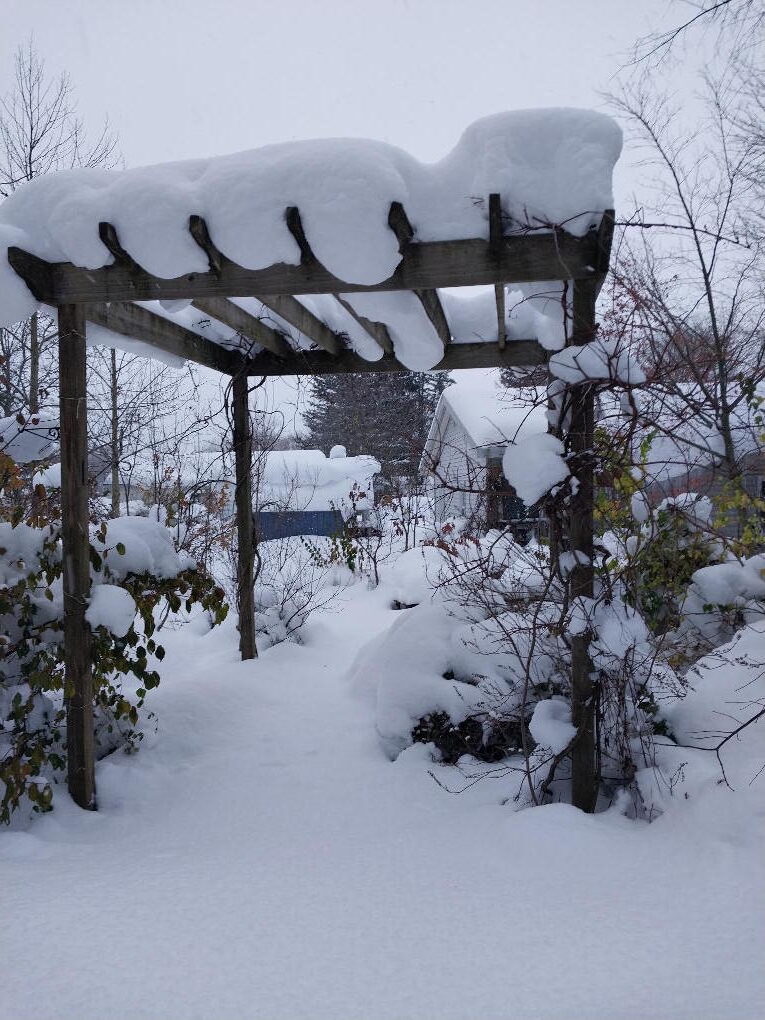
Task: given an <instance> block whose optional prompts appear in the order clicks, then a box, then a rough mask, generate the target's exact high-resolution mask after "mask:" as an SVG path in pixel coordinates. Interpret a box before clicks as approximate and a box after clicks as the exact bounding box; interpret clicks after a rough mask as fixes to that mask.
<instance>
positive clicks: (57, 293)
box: [8, 230, 602, 305]
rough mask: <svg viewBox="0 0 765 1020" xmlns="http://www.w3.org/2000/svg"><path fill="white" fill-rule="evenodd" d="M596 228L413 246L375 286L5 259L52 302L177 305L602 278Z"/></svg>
mask: <svg viewBox="0 0 765 1020" xmlns="http://www.w3.org/2000/svg"><path fill="white" fill-rule="evenodd" d="M601 243H602V239H601V240H600V241H599V238H598V231H591V232H590V233H588V234H586V235H585V236H584V237H574V236H573V235H571V234H568V233H566V232H565V231H563V230H551V231H548V232H545V233H539V234H536V233H535V234H523V235H511V236H508V237H504V238H503V241H502V250H501V252H499V253H498V254H497V255H494V256H493V255H492V253H491V249H490V245H489V242H488V241H487V240H486V239H483V238H472V239H468V240H461V241H428V242H423V243H418V242H414V241H413V242H412V243H411V244H409V245H408V246H407V248H406V250H405V252H404V254H403V255H402V257H401V262H400V264H399V266H398V267H397V269H396V271H395V272H394V273H393V274H392V276H390V277H388V279H387V280H383V281H382V282H381V283H377V284H372V285H370V284H357V283H348V282H347V281H343V280H338V279H337V277H336V276H333V275H332V273H330V272H328V271H327V270H326V269H325V268H324V267H323V266H321V265H319V264H318V263H305V264H300V265H297V266H294V265H286V264H284V263H279V264H277V265H273V266H268V267H267V268H266V269H244V268H243V267H242V266H239V265H237V264H236V263H234V262H231V261H229V260H228V259H226V258H225V256H221V259H222V262H221V266H220V271H219V272H218V273H214V272H212V271H208V272H206V273H186V274H184V275H183V276H179V277H176V278H175V279H172V280H165V279H161V278H160V277H157V276H152V275H151V274H150V273H147V272H145V271H144V270H142V269H140V268H136V269H131V267H130V266H127V265H125V264H124V263H122V262H119V261H118V262H115V263H114V264H113V265H110V266H104V267H103V268H102V269H82V268H79V267H77V266H73V265H71V263H69V262H57V263H51V262H46V261H45V260H44V259H41V258H38V257H37V256H36V255H32V254H30V253H29V252H26V251H24V250H23V249H22V248H16V247H11V248H9V249H8V261H9V263H10V264H11V266H12V267H13V269H14V270H15V271H16V272H17V273H18V275H19V276H20V277H21V278H22V279H23V280H24V281H25V282H26V283H27V285H28V286H29V289H30V290H31V291H32V293H33V294H34V295H35V297H36V298H37V300H38V301H41V302H43V303H45V304H50V305H61V304H102V303H104V302H109V301H157V300H161V301H173V300H180V299H185V300H188V299H191V300H196V299H200V298H207V297H227V298H228V297H255V296H256V295H257V296H259V297H261V298H262V296H268V295H271V294H281V295H291V296H295V295H298V294H345V293H348V294H352V293H359V292H372V293H382V292H387V291H396V290H418V289H419V290H421V289H431V290H435V289H436V288H439V287H473V286H482V285H489V284H491V285H493V284H495V283H534V282H535V281H538V280H579V279H592V278H593V277H597V276H598V275H599V274H598V268H597V267H598V266H599V265H600V264H601V262H602V255H601Z"/></svg>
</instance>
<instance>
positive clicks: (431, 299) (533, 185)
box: [0, 109, 621, 375]
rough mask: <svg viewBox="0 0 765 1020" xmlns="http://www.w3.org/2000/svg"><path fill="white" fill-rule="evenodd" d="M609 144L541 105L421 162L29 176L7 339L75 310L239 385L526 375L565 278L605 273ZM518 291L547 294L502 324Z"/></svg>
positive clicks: (281, 152) (334, 150)
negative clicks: (242, 381)
mask: <svg viewBox="0 0 765 1020" xmlns="http://www.w3.org/2000/svg"><path fill="white" fill-rule="evenodd" d="M620 149H621V132H620V130H619V128H618V127H617V125H616V124H615V123H614V122H613V121H612V120H611V119H610V118H608V117H606V116H604V115H602V114H598V113H593V112H591V111H586V110H574V109H551V110H540V111H520V112H515V113H502V114H497V115H495V116H492V117H488V118H485V119H483V120H480V121H477V122H476V123H474V124H473V125H471V126H470V127H469V128H468V129H467V130H466V131H465V133H464V134H463V135H462V137H461V139H460V140H459V142H458V144H457V145H456V146H455V148H454V149H453V150H452V152H450V153H449V154H448V155H447V156H446V157H445V158H444V159H442V160H441V161H440V162H438V163H435V164H430V165H424V164H421V163H419V162H418V161H417V160H415V159H414V158H413V157H412V156H410V155H408V154H407V153H405V152H403V151H402V150H400V149H397V148H394V147H392V146H390V145H386V144H384V143H381V142H372V141H363V140H352V139H327V140H322V141H310V142H292V143H285V144H280V145H270V146H266V147H265V148H262V149H256V150H253V151H250V152H243V153H238V154H236V155H232V156H225V157H217V158H212V159H206V160H192V161H188V162H182V163H170V164H164V165H158V166H152V167H145V168H141V169H135V170H127V171H122V172H104V171H99V170H85V169H83V170H72V171H68V172H64V173H59V174H55V175H51V176H48V177H44V178H39V179H37V180H35V181H32V182H30V183H29V184H27V185H25V186H24V187H22V188H20V189H19V190H18V191H17V192H15V193H14V194H13V195H12V196H11V197H10V198H9V199H7V200H6V201H5V202H4V203H3V204H2V206H0V255H2V254H3V253H4V252H7V261H6V259H5V258H0V325H5V324H10V323H12V322H14V321H18V320H20V319H22V318H24V317H26V316H27V315H29V314H30V313H31V311H33V310H34V308H35V307H37V306H38V305H39V304H40V303H42V304H47V305H53V306H62V305H82V306H85V315H86V318H87V320H88V321H90V322H92V323H94V324H96V325H97V326H99V327H101V328H102V329H106V330H109V331H110V332H111V333H112V334H114V333H116V334H119V335H121V336H123V337H126V338H131V339H133V340H137V341H141V342H143V343H146V344H149V345H150V346H151V347H152V348H153V349H154V350H155V351H157V352H158V353H161V354H164V355H173V356H177V357H181V358H188V359H190V360H192V361H196V362H198V363H200V364H203V365H207V366H209V367H212V368H215V369H218V370H220V371H223V372H227V373H229V374H232V375H233V374H235V373H237V372H239V371H240V370H241V369H242V367H243V365H245V364H246V368H247V371H248V372H249V373H250V374H252V375H280V374H281V375H287V374H313V373H317V372H343V371H366V370H372V371H375V370H391V369H397V368H402V367H407V368H412V369H419V370H426V369H431V368H457V367H472V366H476V367H477V366H484V367H487V366H492V365H529V364H536V363H539V362H541V361H543V360H544V359H545V352H544V350H543V347H548V348H551V347H552V348H556V347H560V346H563V343H564V339H565V330H564V323H563V318H564V312H563V309H564V307H565V301H564V300H563V286H562V284H563V283H564V282H565V281H571V280H587V279H592V280H595V281H596V282H598V281H600V280H601V279H602V277H603V275H604V274H605V272H606V269H607V266H608V258H609V253H610V245H611V233H612V228H613V216H612V214H611V213H610V209H611V206H612V204H613V199H612V192H611V175H612V170H613V166H614V163H615V161H616V159H617V158H618V156H619V152H620ZM455 287H480V288H482V289H481V290H478V291H477V292H474V293H472V294H471V295H470V296H469V297H467V298H466V297H463V296H461V295H455V294H454V293H452V292H449V291H444V289H445V288H455ZM512 291H517V292H519V293H518V295H517V296H518V298H519V299H523V298H528V297H529V296H530V295H532V294H537V293H538V292H540V291H543V292H544V293H546V294H547V295H548V297H549V299H550V300H548V302H547V307H545V306H544V305H543V306H541V307H540V306H538V305H537V304H535V302H534V301H527V302H525V303H521V304H520V305H519V309H520V310H519V311H518V312H515V313H513V312H512V311H511V309H512V307H513V306H514V304H516V303H517V302H516V300H515V298H513V297H511V299H510V300H508V294H509V293H510V292H512ZM157 302H161V304H157ZM550 312H552V313H553V319H552V320H551V316H550V314H549V313H550ZM99 337H100V338H104V334H103V333H100V334H99ZM111 342H114V343H115V344H116V345H119V343H120V341H119V340H115V339H114V338H113V337H112V338H111ZM540 345H542V346H540Z"/></svg>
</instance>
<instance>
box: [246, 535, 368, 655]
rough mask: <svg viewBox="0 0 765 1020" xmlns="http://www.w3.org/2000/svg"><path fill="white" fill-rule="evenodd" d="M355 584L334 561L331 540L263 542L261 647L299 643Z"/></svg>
mask: <svg viewBox="0 0 765 1020" xmlns="http://www.w3.org/2000/svg"><path fill="white" fill-rule="evenodd" d="M352 579H353V575H352V573H351V572H350V571H349V570H348V567H347V565H346V564H345V563H343V562H342V561H340V562H338V561H337V560H336V559H335V558H333V555H332V540H331V539H323V538H314V539H311V540H310V541H308V540H304V539H301V538H300V537H294V538H280V539H272V540H271V541H268V542H261V543H260V544H259V545H258V549H257V576H256V581H255V630H256V634H257V640H258V648H259V649H260V650H261V651H262V650H263V649H265V648H268V647H270V646H271V645H275V644H279V643H280V642H282V641H300V631H301V629H302V628H303V627H304V626H305V624H306V623H307V621H308V619H309V617H310V615H311V614H312V613H313V612H315V611H316V610H317V609H319V608H320V607H322V606H325V605H327V604H328V603H329V602H331V601H332V600H333V599H334V598H335V597H336V596H337V594H338V592H339V591H340V590H341V588H342V586H343V585H345V584H347V583H348V582H349V581H350V580H352Z"/></svg>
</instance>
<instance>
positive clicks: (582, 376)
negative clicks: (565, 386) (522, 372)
mask: <svg viewBox="0 0 765 1020" xmlns="http://www.w3.org/2000/svg"><path fill="white" fill-rule="evenodd" d="M550 372H551V373H552V375H554V376H555V377H556V378H558V379H562V380H563V381H564V382H567V383H582V382H587V381H588V380H590V379H605V380H610V381H611V382H614V383H623V384H631V385H636V384H639V383H644V382H645V372H644V371H643V369H642V368H641V367H640V365H639V364H638V361H637V358H636V357H635V355H634V353H632V352H630V351H629V350H627V349H626V347H625V346H624V344H623V343H622V342H621V341H619V340H607V339H605V338H603V337H595V339H594V340H592V341H590V343H587V344H584V345H582V346H581V347H576V346H574V347H567V348H566V349H565V351H559V352H558V353H557V354H553V356H552V357H551V358H550Z"/></svg>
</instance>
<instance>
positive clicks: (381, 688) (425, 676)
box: [351, 605, 483, 758]
mask: <svg viewBox="0 0 765 1020" xmlns="http://www.w3.org/2000/svg"><path fill="white" fill-rule="evenodd" d="M455 628H456V621H455V619H454V617H452V616H450V615H449V613H448V612H447V611H446V610H445V609H444V608H443V607H442V606H438V605H437V606H426V605H422V606H417V607H416V608H415V609H407V610H404V611H402V615H401V616H400V617H399V619H398V620H397V621H396V623H395V624H394V625H393V626H392V627H391V628H390V630H389V631H388V632H387V633H386V634H384V635H383V636H382V637H380V638H377V639H376V641H373V642H371V644H370V645H369V646H368V647H367V648H365V649H363V650H362V652H361V653H360V654H359V656H358V658H357V659H356V662H355V663H354V666H353V668H352V669H351V683H352V684H353V685H354V686H355V687H356V688H357V689H358V690H364V689H371V690H373V691H375V692H376V699H377V711H376V720H377V733H378V735H379V737H380V742H381V743H382V746H383V748H384V749H385V752H386V754H388V756H389V757H390V758H395V757H396V756H397V755H399V754H400V753H401V752H402V751H403V750H404V748H406V747H408V746H409V744H411V742H412V741H411V733H412V728H413V727H414V725H415V724H416V723H417V721H418V719H421V718H422V717H423V716H425V715H428V714H429V713H431V712H446V713H447V715H448V716H449V717H450V718H451V719H452V720H453V721H454V722H459V721H460V720H461V719H464V718H465V717H466V716H468V715H469V714H470V712H471V711H473V710H474V709H476V708H477V707H478V705H479V704H480V703H481V702H482V701H483V692H482V691H480V690H479V689H478V688H477V687H473V686H471V685H469V684H466V683H461V682H460V681H459V680H454V679H451V680H450V679H447V678H446V677H445V676H444V674H445V673H447V672H448V671H449V670H450V669H451V666H452V645H453V642H454V637H455Z"/></svg>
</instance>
